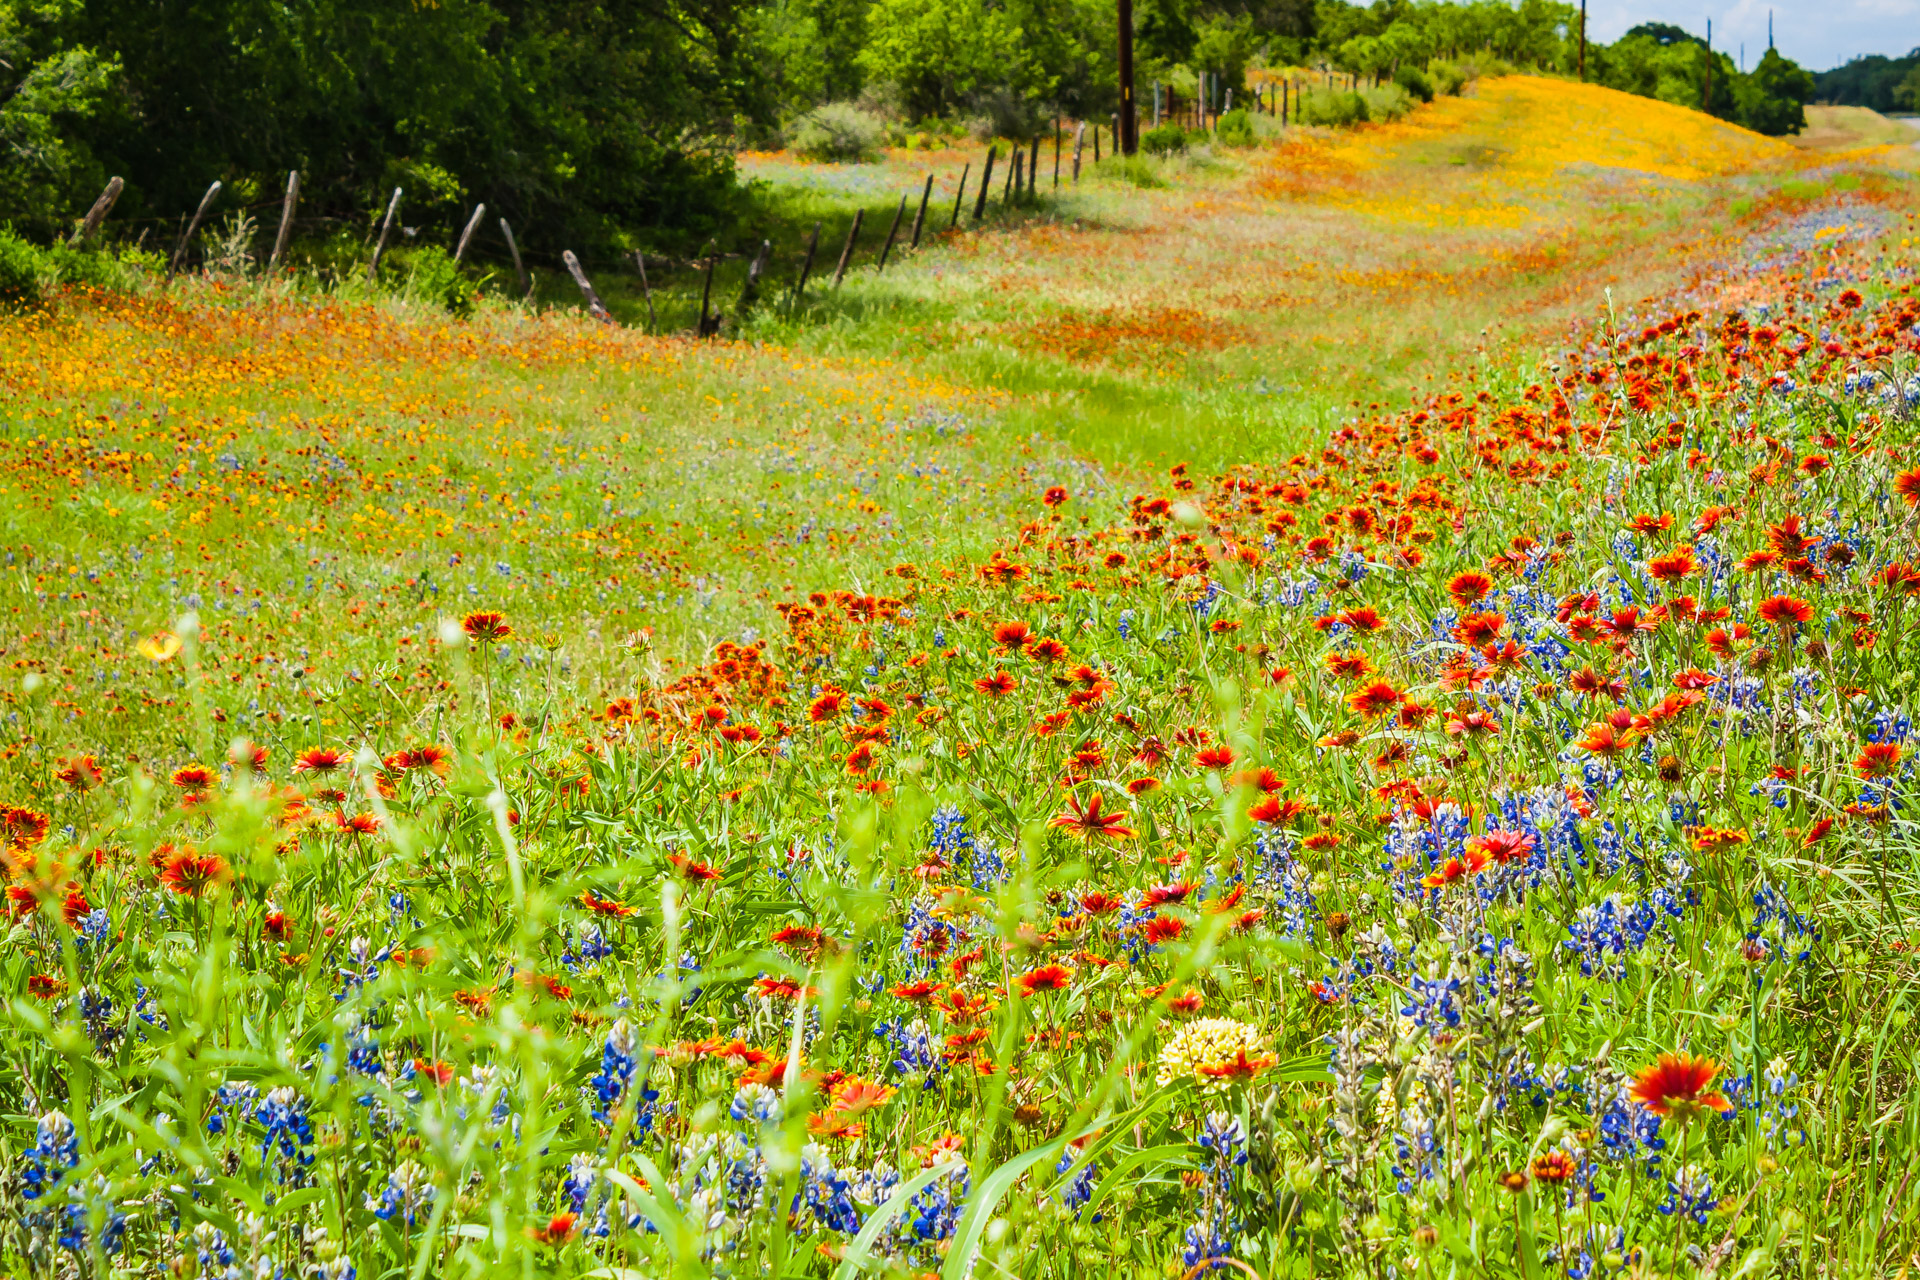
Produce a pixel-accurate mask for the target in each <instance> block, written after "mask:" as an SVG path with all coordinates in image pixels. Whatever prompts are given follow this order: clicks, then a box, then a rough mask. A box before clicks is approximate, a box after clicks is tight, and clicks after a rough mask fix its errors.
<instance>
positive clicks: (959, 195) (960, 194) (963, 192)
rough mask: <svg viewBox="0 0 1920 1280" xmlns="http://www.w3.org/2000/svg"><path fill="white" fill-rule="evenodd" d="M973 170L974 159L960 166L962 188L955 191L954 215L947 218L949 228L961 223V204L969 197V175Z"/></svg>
mask: <svg viewBox="0 0 1920 1280" xmlns="http://www.w3.org/2000/svg"><path fill="white" fill-rule="evenodd" d="M972 172H973V161H971V160H969V161H967V162H966V163H965V164H963V165H961V166H960V189H959V190H958V191H956V192H954V193H953V217H952V218H950V219H948V220H947V230H949V231H951V230H953V229H954V228H955V227H957V226H959V225H960V206H961V204H963V203H964V202H965V201H966V198H967V175H968V174H970V173H972Z"/></svg>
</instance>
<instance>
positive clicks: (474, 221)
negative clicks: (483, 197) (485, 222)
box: [453, 204, 487, 264]
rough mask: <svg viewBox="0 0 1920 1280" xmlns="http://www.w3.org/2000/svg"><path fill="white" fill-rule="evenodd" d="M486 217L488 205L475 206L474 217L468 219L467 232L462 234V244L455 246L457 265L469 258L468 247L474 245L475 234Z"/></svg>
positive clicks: (454, 254)
mask: <svg viewBox="0 0 1920 1280" xmlns="http://www.w3.org/2000/svg"><path fill="white" fill-rule="evenodd" d="M486 216H487V206H486V205H484V204H477V205H475V206H473V216H472V217H471V218H468V219H467V226H466V230H464V231H462V232H461V233H460V243H459V244H458V245H456V246H454V250H453V260H454V262H455V263H456V264H458V263H459V261H460V259H462V258H464V257H466V256H467V246H468V245H469V244H472V243H473V233H474V232H476V231H478V230H479V229H480V219H482V218H484V217H486Z"/></svg>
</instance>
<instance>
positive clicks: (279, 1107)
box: [253, 1085, 313, 1166]
mask: <svg viewBox="0 0 1920 1280" xmlns="http://www.w3.org/2000/svg"><path fill="white" fill-rule="evenodd" d="M253 1118H254V1121H255V1122H256V1123H257V1124H259V1125H260V1126H261V1127H262V1128H263V1129H265V1130H266V1136H265V1137H263V1138H262V1139H261V1141H260V1156H261V1158H262V1159H265V1158H266V1157H267V1156H268V1155H269V1154H270V1153H271V1152H272V1150H273V1148H274V1147H275V1145H276V1144H277V1145H278V1147H279V1150H280V1156H281V1158H282V1159H286V1160H293V1161H296V1162H297V1163H299V1164H301V1165H303V1166H304V1165H309V1164H312V1163H313V1152H311V1151H309V1150H307V1148H308V1147H311V1146H312V1145H313V1122H312V1121H310V1120H309V1119H308V1118H307V1102H306V1099H304V1098H302V1097H301V1096H300V1094H299V1092H298V1091H297V1090H295V1089H294V1088H293V1087H292V1086H291V1085H283V1086H281V1087H280V1088H278V1089H274V1090H272V1091H271V1092H269V1093H268V1094H267V1096H266V1098H265V1099H264V1100H262V1102H261V1103H260V1106H259V1107H258V1108H257V1109H256V1110H255V1111H254V1113H253Z"/></svg>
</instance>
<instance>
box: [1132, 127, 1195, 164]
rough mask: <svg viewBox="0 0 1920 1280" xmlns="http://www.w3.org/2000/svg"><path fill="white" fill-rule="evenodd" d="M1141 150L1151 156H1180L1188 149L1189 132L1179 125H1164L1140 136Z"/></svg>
mask: <svg viewBox="0 0 1920 1280" xmlns="http://www.w3.org/2000/svg"><path fill="white" fill-rule="evenodd" d="M1140 149H1141V150H1142V151H1144V152H1146V153H1147V154H1148V155H1150V156H1172V155H1179V154H1180V153H1182V152H1184V151H1185V150H1186V149H1187V131H1186V129H1184V128H1183V127H1181V126H1180V125H1177V124H1163V125H1161V126H1160V127H1159V128H1158V129H1149V130H1147V131H1146V132H1145V133H1143V134H1141V135H1140Z"/></svg>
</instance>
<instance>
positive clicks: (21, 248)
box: [0, 226, 155, 309]
mask: <svg viewBox="0 0 1920 1280" xmlns="http://www.w3.org/2000/svg"><path fill="white" fill-rule="evenodd" d="M129 256H130V257H131V255H129ZM154 261H155V260H154V259H152V258H150V257H147V256H146V255H141V256H140V257H139V258H137V259H134V260H132V261H122V260H121V259H120V258H119V257H116V256H115V255H113V254H110V253H107V252H105V251H103V250H100V249H96V248H75V247H70V246H68V245H66V244H56V245H53V246H51V247H49V248H41V247H40V246H38V245H36V244H34V243H33V242H32V241H30V240H28V239H26V238H25V237H23V236H21V235H19V234H17V233H16V232H15V231H14V230H13V228H11V227H7V226H0V307H6V308H9V309H17V308H21V307H31V306H34V305H37V304H39V303H41V302H44V301H45V300H46V299H47V296H48V295H49V294H50V293H51V292H52V291H53V290H54V289H56V288H59V287H60V286H62V285H67V286H78V287H83V288H93V289H127V288H131V287H133V286H134V285H135V284H136V283H138V281H139V279H140V278H141V276H142V275H143V274H144V271H143V268H145V267H147V266H148V265H149V264H151V263H153V262H154Z"/></svg>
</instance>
